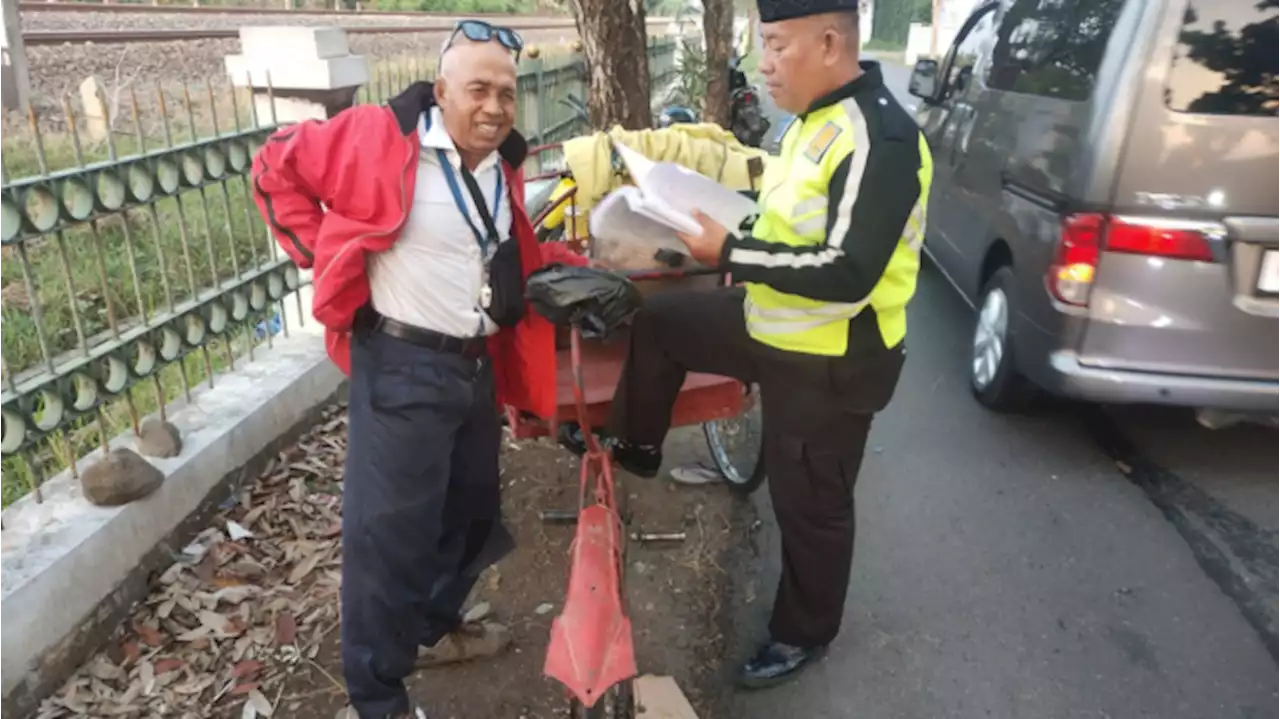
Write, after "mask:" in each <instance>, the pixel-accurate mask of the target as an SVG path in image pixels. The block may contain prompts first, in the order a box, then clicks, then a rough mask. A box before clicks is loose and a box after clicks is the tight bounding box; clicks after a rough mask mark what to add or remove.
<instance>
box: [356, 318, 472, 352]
mask: <svg viewBox="0 0 1280 719" xmlns="http://www.w3.org/2000/svg"><path fill="white" fill-rule="evenodd" d="M370 314H371V315H373V316H372V317H370V318H369V322H368V324H369V328H370V329H372V330H373V331H374V332H381V333H383V334H386V335H391V336H392V337H395V338H396V339H401V340H404V341H405V342H408V343H409V344H414V345H417V346H419V347H425V348H427V349H432V350H436V351H437V352H448V353H449V354H455V355H462V356H463V357H466V358H467V359H475V358H476V357H480V356H483V355H484V354H485V352H486V351H487V348H488V342H487V340H486V339H485V338H484V337H454V336H453V335H446V334H444V333H442V332H436V331H435V330H429V329H426V328H424V327H415V326H413V325H410V324H405V323H404V322H400V321H398V320H393V319H391V318H390V317H383V316H382V315H379V314H376V313H370Z"/></svg>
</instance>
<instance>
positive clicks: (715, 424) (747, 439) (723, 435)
mask: <svg viewBox="0 0 1280 719" xmlns="http://www.w3.org/2000/svg"><path fill="white" fill-rule="evenodd" d="M747 392H748V395H749V396H748V398H747V407H746V409H745V410H744V411H743V412H742V414H740V415H738V416H737V417H734V418H732V419H727V420H715V421H712V422H705V423H703V425H702V433H703V435H704V436H705V437H706V438H707V449H708V450H710V452H711V461H712V463H713V464H714V465H715V467H716V470H717V471H719V472H720V476H721V477H723V478H724V483H725V486H727V487H729V489H731V490H733V491H734V492H736V493H738V494H743V495H747V494H751V493H752V492H754V491H756V490H757V489H759V488H760V485H761V484H764V480H765V468H764V420H763V415H762V413H761V408H760V387H759V386H758V385H752V386H751V387H750V388H748V390H747Z"/></svg>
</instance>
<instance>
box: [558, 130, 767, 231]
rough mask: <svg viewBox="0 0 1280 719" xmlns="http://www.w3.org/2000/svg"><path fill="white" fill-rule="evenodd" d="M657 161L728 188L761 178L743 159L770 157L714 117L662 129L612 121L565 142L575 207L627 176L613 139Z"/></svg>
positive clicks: (590, 203) (585, 206)
mask: <svg viewBox="0 0 1280 719" xmlns="http://www.w3.org/2000/svg"><path fill="white" fill-rule="evenodd" d="M614 139H616V140H618V141H619V142H621V143H622V144H624V145H626V146H627V147H629V148H631V149H632V150H635V151H636V152H639V153H640V154H642V155H644V156H645V157H647V158H649V159H650V160H654V161H655V162H674V163H676V164H677V165H683V166H684V167H687V168H689V169H690V170H694V171H695V172H699V173H702V174H703V175H706V176H707V177H710V178H711V179H713V180H715V181H717V182H719V183H720V184H722V185H724V186H725V187H727V188H729V189H731V190H753V189H754V190H759V189H760V178H759V177H757V178H756V179H755V181H754V183H753V181H752V178H751V174H750V172H749V170H748V167H747V161H748V160H749V159H751V158H753V157H758V158H761V161H762V162H763V163H768V162H769V159H770V158H769V155H768V154H767V153H765V152H764V151H763V150H758V149H755V148H752V147H747V146H745V145H743V144H742V143H740V142H738V139H737V138H736V137H734V136H733V133H732V132H729V131H728V130H726V129H724V128H722V127H720V126H719V125H716V124H714V123H707V122H704V123H698V124H678V125H672V126H671V127H665V128H662V129H660V130H624V129H622V128H621V127H617V126H615V127H614V128H613V129H611V130H609V131H608V132H596V133H594V134H591V135H584V136H582V137H577V138H574V139H572V140H569V141H567V142H565V143H564V158H565V163H566V164H567V165H568V166H569V171H570V172H572V173H573V179H574V180H575V181H576V182H577V183H578V197H577V204H578V209H579V212H586V211H589V210H590V209H591V208H592V207H595V205H596V203H597V202H599V201H600V200H601V199H602V198H603V197H604V196H605V195H607V194H608V193H609V192H610V191H611V190H614V189H616V188H618V187H619V186H621V185H623V184H627V183H625V182H624V180H625V179H626V178H625V176H622V175H619V174H618V173H616V172H615V171H614V167H613V147H612V141H613V140H614Z"/></svg>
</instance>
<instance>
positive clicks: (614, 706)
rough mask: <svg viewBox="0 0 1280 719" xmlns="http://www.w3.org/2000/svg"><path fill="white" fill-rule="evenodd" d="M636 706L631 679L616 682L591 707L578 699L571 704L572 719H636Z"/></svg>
mask: <svg viewBox="0 0 1280 719" xmlns="http://www.w3.org/2000/svg"><path fill="white" fill-rule="evenodd" d="M635 715H636V707H635V701H634V698H633V697H632V695H631V680H630V679H628V680H626V681H624V682H621V683H618V684H614V685H613V686H611V687H609V690H608V691H607V692H605V695H604V696H603V697H601V698H600V701H598V702H596V705H595V706H593V707H591V708H590V709H588V708H586V707H585V706H583V705H582V703H581V702H579V701H578V700H576V699H575V700H573V702H572V703H571V704H570V706H569V717H570V719H634V717H635Z"/></svg>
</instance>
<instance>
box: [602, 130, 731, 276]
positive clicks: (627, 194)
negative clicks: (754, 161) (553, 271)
mask: <svg viewBox="0 0 1280 719" xmlns="http://www.w3.org/2000/svg"><path fill="white" fill-rule="evenodd" d="M613 144H614V147H615V148H616V150H617V152H618V156H619V157H621V158H622V161H623V163H624V164H625V165H626V166H627V172H628V173H629V174H630V175H631V179H632V181H633V182H634V183H635V186H626V187H620V188H618V189H617V190H614V191H613V192H611V193H609V194H608V195H607V196H605V198H604V199H603V200H601V201H600V203H599V204H597V205H596V206H595V208H593V209H592V210H591V222H590V227H591V235H592V237H593V238H595V240H596V241H597V242H600V241H603V243H604V244H605V245H608V246H614V247H616V246H617V245H620V244H632V245H635V246H636V247H635V248H634V249H635V250H636V251H639V252H643V253H647V256H648V257H650V258H651V257H652V256H653V252H656V251H657V250H659V249H663V248H667V249H672V250H675V251H677V252H682V253H686V254H687V252H688V250H687V249H686V248H685V246H684V243H683V242H681V241H680V240H679V238H677V237H676V236H675V233H676V231H681V232H690V233H695V232H698V229H699V225H698V223H697V221H696V220H694V219H693V211H694V210H700V211H701V212H702V213H703V214H705V215H707V216H708V217H710V218H711V219H713V220H715V221H716V222H718V223H720V224H721V225H723V226H724V227H725V228H727V229H728V230H729V231H730V232H737V230H738V227H739V226H740V225H741V224H742V221H743V220H745V219H746V218H747V217H749V216H750V215H752V214H754V213H755V212H756V203H755V202H754V201H752V200H751V199H749V198H747V197H744V196H742V195H740V194H738V193H737V192H734V191H733V190H730V189H728V188H726V187H724V186H723V185H721V184H719V183H717V182H716V181H715V180H712V179H711V178H709V177H706V176H704V175H701V174H699V173H697V172H694V171H693V170H690V169H688V168H685V167H681V166H680V165H677V164H675V163H672V162H654V161H653V160H650V159H649V158H647V157H645V156H644V155H642V154H640V153H638V152H636V151H635V150H632V149H631V148H629V147H627V146H626V145H623V144H622V143H620V142H616V141H615V142H614V143H613ZM650 247H651V248H652V251H650V250H649V248H650Z"/></svg>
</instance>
